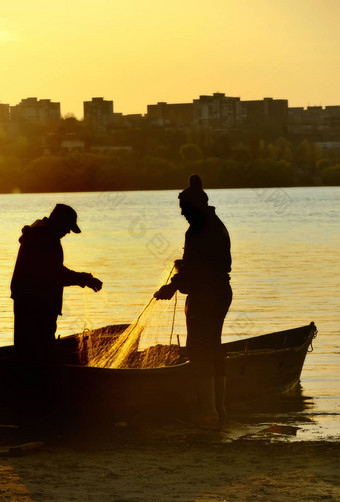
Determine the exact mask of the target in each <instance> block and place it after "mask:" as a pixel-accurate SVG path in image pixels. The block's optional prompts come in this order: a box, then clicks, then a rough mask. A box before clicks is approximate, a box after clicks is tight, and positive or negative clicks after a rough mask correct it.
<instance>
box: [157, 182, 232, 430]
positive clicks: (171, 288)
mask: <svg viewBox="0 0 340 502" xmlns="http://www.w3.org/2000/svg"><path fill="white" fill-rule="evenodd" d="M178 198H179V204H180V208H181V212H182V215H183V216H184V217H185V218H186V219H187V221H188V223H189V225H190V226H189V229H188V230H187V232H186V234H185V246H184V254H183V259H182V260H176V262H175V265H176V268H177V273H176V274H175V275H174V276H173V278H172V280H171V283H170V284H167V285H165V286H162V287H161V288H160V290H159V291H157V292H156V293H155V297H156V298H157V299H159V300H168V299H170V298H171V297H172V296H173V295H174V293H175V291H176V290H177V289H178V290H179V291H180V292H181V293H184V294H187V295H188V296H187V299H186V310H185V312H186V321H187V353H188V356H189V359H190V362H191V364H192V366H193V369H194V372H195V375H196V377H197V380H196V385H197V389H196V391H197V417H196V418H197V421H198V422H199V423H200V424H208V425H209V424H215V423H216V422H217V419H218V418H219V421H220V422H221V423H222V422H223V420H224V418H225V409H224V400H225V361H224V355H223V351H222V344H221V334H222V327H223V321H224V318H225V316H226V314H227V312H228V309H229V307H230V304H231V301H232V290H231V287H230V284H229V281H230V276H229V272H230V271H231V255H230V239H229V234H228V231H227V229H226V227H225V226H224V224H223V223H222V221H221V220H220V219H219V218H218V216H217V215H216V214H215V208H214V207H212V206H208V196H207V194H206V193H205V192H204V190H203V188H202V181H201V179H200V177H199V176H198V175H193V176H191V177H190V185H189V186H188V187H187V188H186V189H185V190H183V192H181V193H180V194H179V196H178Z"/></svg>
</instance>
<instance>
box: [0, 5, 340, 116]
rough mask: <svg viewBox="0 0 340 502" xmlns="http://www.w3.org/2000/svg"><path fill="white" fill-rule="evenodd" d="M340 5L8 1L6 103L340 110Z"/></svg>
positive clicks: (3, 29) (1, 78)
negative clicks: (226, 99) (281, 104)
mask: <svg viewBox="0 0 340 502" xmlns="http://www.w3.org/2000/svg"><path fill="white" fill-rule="evenodd" d="M339 21H340V0H210V2H207V1H206V2H203V1H202V0H95V1H94V0H92V1H90V0H58V1H57V2H52V3H50V2H46V0H30V1H27V0H12V1H9V0H7V2H6V0H5V1H4V2H3V3H2V6H1V10H0V61H1V64H0V102H2V103H9V104H10V105H15V104H17V103H19V102H20V100H21V99H22V98H27V97H33V96H36V97H38V98H39V99H45V98H50V99H52V100H53V101H59V102H60V103H61V111H62V114H63V115H65V114H67V113H74V114H75V115H76V116H77V117H78V118H82V115H83V104H82V103H83V101H86V100H90V99H91V98H92V97H94V96H102V97H104V98H105V99H110V100H113V101H114V111H115V112H122V113H124V114H126V113H146V106H147V104H152V103H156V102H158V101H167V102H169V103H183V102H191V101H192V99H194V98H197V97H198V96H199V95H200V94H212V93H213V92H224V93H225V94H226V95H228V96H240V97H241V99H242V100H247V99H262V98H263V97H268V96H270V97H274V98H285V99H288V100H289V106H308V105H322V106H325V105H340V64H339V59H340V29H339Z"/></svg>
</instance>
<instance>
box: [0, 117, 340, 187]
mask: <svg viewBox="0 0 340 502" xmlns="http://www.w3.org/2000/svg"><path fill="white" fill-rule="evenodd" d="M65 138H66V139H78V140H81V141H83V143H84V145H85V149H84V151H83V152H80V153H77V152H73V153H70V152H67V151H66V152H65V151H63V150H62V149H61V144H62V140H63V139H65ZM94 146H97V147H98V146H107V147H109V146H114V147H116V150H115V151H113V152H111V153H110V152H108V153H94V152H93V151H92V148H93V147H94ZM127 146H128V147H131V148H130V149H126V147H127ZM119 147H121V148H119ZM123 147H125V148H123ZM193 172H196V173H198V174H200V175H201V176H202V178H203V179H204V183H205V186H206V187H209V188H235V187H237V188H243V187H270V186H271V187H274V186H301V185H303V186H306V185H322V184H323V185H339V184H340V153H339V151H337V150H332V149H329V150H327V151H324V150H322V149H320V148H319V147H318V146H317V144H316V141H315V140H314V139H311V138H304V139H302V138H298V137H289V136H288V135H285V136H282V135H280V136H279V135H278V134H275V130H274V129H270V128H267V130H265V129H261V128H260V127H258V128H255V127H254V128H251V129H248V130H243V131H215V130H213V129H210V128H190V129H186V130H184V129H178V128H170V127H167V128H152V127H149V126H140V127H130V128H120V129H119V128H115V127H111V128H110V129H109V130H107V131H106V132H105V133H98V132H96V131H93V130H91V129H89V128H88V127H85V125H84V124H83V123H82V122H80V121H77V120H76V119H75V118H72V117H69V118H66V119H63V120H62V121H61V122H60V124H58V125H55V124H54V125H49V126H34V127H33V126H32V125H28V124H22V125H21V127H20V128H19V129H18V130H16V131H15V132H14V131H11V130H6V129H4V128H1V125H0V192H2V193H11V192H59V191H104V190H146V189H148V190H152V189H171V188H175V189H177V188H180V187H182V186H183V185H185V183H186V181H187V178H188V177H189V176H190V174H192V173H193Z"/></svg>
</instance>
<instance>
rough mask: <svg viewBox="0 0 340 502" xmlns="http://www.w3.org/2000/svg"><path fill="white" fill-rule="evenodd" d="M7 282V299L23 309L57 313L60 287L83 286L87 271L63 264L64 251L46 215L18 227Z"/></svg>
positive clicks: (60, 297) (60, 301)
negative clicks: (16, 246) (13, 261)
mask: <svg viewBox="0 0 340 502" xmlns="http://www.w3.org/2000/svg"><path fill="white" fill-rule="evenodd" d="M19 242H20V244H21V245H20V248H19V252H18V257H17V261H16V265H15V268H14V272H13V277H12V282H11V292H12V294H11V298H13V299H14V301H15V302H16V306H19V307H20V306H22V307H23V308H25V309H34V310H35V309H41V308H42V309H44V310H46V311H48V312H50V313H52V314H55V315H56V316H57V315H60V314H61V309H62V302H63V288H64V286H72V285H78V286H82V287H84V286H85V284H86V277H87V275H88V274H85V273H80V272H74V271H72V270H69V269H68V268H66V267H65V266H64V265H63V261H64V253H63V248H62V246H61V243H60V239H59V238H58V237H57V236H56V234H55V232H54V231H53V228H52V227H51V225H50V223H49V220H48V218H43V219H42V220H37V221H36V222H35V223H33V224H32V225H30V226H29V225H26V226H25V227H24V228H23V229H22V235H21V237H20V239H19Z"/></svg>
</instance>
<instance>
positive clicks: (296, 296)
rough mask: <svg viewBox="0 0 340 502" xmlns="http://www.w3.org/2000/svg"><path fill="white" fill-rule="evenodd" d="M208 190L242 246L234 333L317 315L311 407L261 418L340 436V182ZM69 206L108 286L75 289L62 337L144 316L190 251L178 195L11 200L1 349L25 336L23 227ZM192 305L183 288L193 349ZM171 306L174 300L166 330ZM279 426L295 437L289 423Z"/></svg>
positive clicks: (229, 330)
mask: <svg viewBox="0 0 340 502" xmlns="http://www.w3.org/2000/svg"><path fill="white" fill-rule="evenodd" d="M207 193H208V195H209V200H210V204H211V205H213V206H215V207H216V212H217V214H218V215H219V216H220V218H221V219H222V220H223V221H224V223H225V224H226V226H227V228H228V230H229V233H230V238H231V243H232V258H233V265H232V273H231V277H232V280H231V284H232V288H233V292H234V299H233V303H232V306H231V309H230V311H229V313H228V316H227V318H226V321H225V324H224V329H223V339H224V340H225V341H227V340H235V339H238V338H239V337H251V336H257V335H261V334H265V333H268V332H272V331H279V330H283V329H288V328H294V327H297V326H301V325H305V324H309V323H310V322H311V321H314V322H315V324H316V326H317V328H318V331H319V333H318V337H317V338H316V340H314V343H313V345H314V351H313V352H312V353H309V354H307V358H306V362H305V366H304V369H303V373H302V377H301V385H302V390H301V395H300V396H299V400H300V401H299V402H300V404H301V403H302V406H299V407H298V408H299V409H297V407H296V406H292V408H291V409H289V407H288V409H287V407H286V406H285V411H284V412H282V413H279V412H278V411H277V410H276V411H275V417H273V411H270V412H268V410H267V411H266V412H264V411H263V410H262V411H261V410H260V411H258V414H257V415H256V418H255V419H254V420H255V422H256V424H257V426H258V425H259V423H261V424H262V423H263V424H266V423H267V421H269V422H268V423H271V424H273V421H275V424H276V425H278V427H279V426H280V424H281V425H283V426H284V425H287V424H290V425H292V424H293V426H292V427H290V428H289V427H288V428H287V429H286V430H287V431H288V432H287V434H289V431H291V430H293V431H294V433H293V435H294V439H300V440H301V439H303V440H306V439H312V440H315V439H317V440H318V439H327V440H335V439H337V438H339V437H340V421H339V417H340V399H339V398H340V309H339V305H340V260H339V249H340V232H339V230H340V187H320V188H317V187H312V188H284V189H283V188H268V189H233V190H231V189H223V190H222V189H221V190H207ZM57 202H64V203H66V204H70V205H72V206H73V207H74V208H75V209H76V210H77V212H78V223H79V226H80V227H81V229H82V233H81V234H79V235H76V234H71V235H68V236H66V237H65V238H64V239H63V241H62V242H63V248H64V254H65V265H66V266H68V267H69V268H71V269H74V270H77V271H88V272H92V273H93V275H95V276H97V277H99V278H100V279H101V280H102V281H103V282H104V287H103V290H102V291H101V292H100V293H97V294H95V293H93V292H92V290H88V289H86V288H85V289H82V288H77V287H71V288H67V289H66V290H65V295H64V313H63V316H62V317H61V318H59V321H58V331H57V333H58V335H61V336H65V335H68V334H71V333H78V332H82V331H83V330H84V329H91V328H94V327H100V326H104V325H108V324H115V323H125V322H127V323H128V322H131V321H133V320H134V319H135V318H136V317H137V316H138V315H139V314H140V312H141V311H142V310H143V307H144V306H145V304H147V302H148V301H149V299H150V297H151V296H152V294H153V293H154V291H155V290H156V289H157V288H158V287H159V286H160V285H161V284H162V282H163V281H164V278H165V277H166V276H167V274H168V272H169V269H170V267H171V264H172V262H173V260H174V259H176V258H179V257H181V255H182V248H183V243H184V232H185V230H186V228H187V223H186V221H185V219H184V218H183V217H182V216H181V215H180V212H179V208H178V199H177V192H176V191H171V190H169V191H142V192H100V193H99V192H91V193H64V194H13V195H12V194H10V195H7V194H5V195H0V215H1V218H0V231H1V243H0V250H1V253H0V266H1V274H0V345H7V344H11V343H12V340H13V313H12V301H11V300H10V298H9V296H10V293H9V285H10V280H11V274H12V271H13V267H14V264H15V259H16V254H17V250H18V238H19V236H20V234H21V228H22V227H23V226H24V225H25V224H31V223H32V222H33V221H35V220H36V219H38V218H41V217H43V216H45V215H48V214H49V212H50V211H51V210H52V209H53V207H54V205H55V204H56V203H57ZM183 302H184V297H183V295H179V297H178V306H177V311H176V319H175V329H174V333H175V334H178V335H179V338H180V341H181V343H182V344H184V343H185V319H184V313H183ZM171 312H172V305H169V309H168V313H167V315H168V318H167V319H168V320H167V325H168V328H167V329H165V328H163V329H164V330H165V331H164V336H166V337H167V336H168V334H169V333H170V324H171V320H172V315H171ZM268 413H271V415H270V417H268ZM238 418H239V417H238ZM241 421H242V420H241ZM238 423H240V418H239V422H238ZM254 430H255V429H253V430H252V433H254ZM277 430H278V431H279V430H281V432H282V431H283V434H285V429H284V427H283V428H281V429H280V427H279V428H278V429H277ZM243 432H244V433H245V434H246V433H247V430H246V429H244V430H243ZM240 434H241V433H240Z"/></svg>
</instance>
